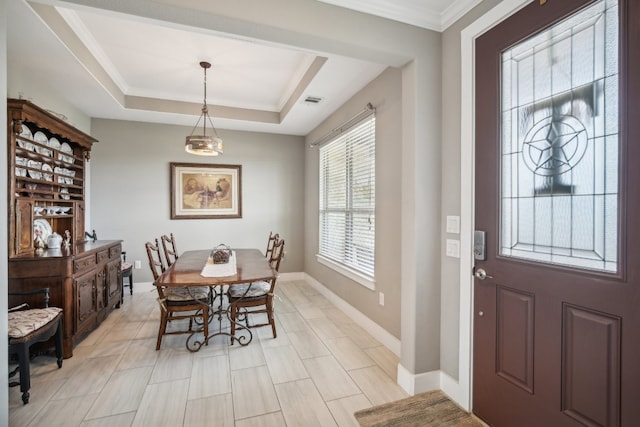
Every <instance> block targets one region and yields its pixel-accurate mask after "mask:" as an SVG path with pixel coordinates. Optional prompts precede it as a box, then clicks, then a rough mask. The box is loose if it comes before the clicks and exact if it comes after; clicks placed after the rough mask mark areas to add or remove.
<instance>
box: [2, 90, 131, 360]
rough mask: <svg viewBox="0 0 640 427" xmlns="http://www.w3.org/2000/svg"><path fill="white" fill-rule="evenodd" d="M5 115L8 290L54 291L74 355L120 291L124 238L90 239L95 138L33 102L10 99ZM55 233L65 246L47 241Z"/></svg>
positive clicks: (68, 352) (65, 339) (66, 339)
mask: <svg viewBox="0 0 640 427" xmlns="http://www.w3.org/2000/svg"><path fill="white" fill-rule="evenodd" d="M7 120H8V123H7V131H8V135H7V158H8V191H9V197H8V203H9V215H8V221H7V223H8V230H7V236H8V241H9V248H8V253H9V289H10V290H23V291H24V290H32V289H37V288H42V287H49V288H50V294H49V296H50V301H49V304H50V305H52V306H58V307H62V308H63V309H64V314H63V324H64V336H63V344H64V357H65V358H68V357H71V356H72V354H73V346H74V345H75V344H76V343H77V342H78V341H79V340H80V339H82V337H84V336H85V335H86V334H87V333H88V332H89V331H91V330H92V329H94V328H95V327H96V326H97V325H99V324H100V322H102V321H103V320H104V319H105V318H106V316H107V315H108V314H109V312H110V311H111V310H112V309H113V308H114V307H119V305H120V300H121V294H122V286H121V283H122V280H121V277H120V275H121V273H120V265H121V264H120V263H121V260H120V254H121V252H122V246H121V241H119V240H111V241H87V240H86V239H85V229H84V227H85V218H84V213H85V162H86V161H88V160H89V158H90V153H91V147H92V145H93V144H94V143H95V142H97V141H96V140H95V139H94V138H93V137H91V136H89V135H87V134H85V133H84V132H82V131H80V130H78V129H76V128H75V127H74V126H72V125H71V124H69V123H67V122H66V121H64V120H62V119H61V118H60V117H58V115H56V114H55V113H52V112H50V111H47V110H44V109H42V108H40V107H38V106H37V105H35V104H33V103H32V102H30V101H27V100H19V99H8V100H7ZM54 233H55V234H54ZM56 234H57V235H59V236H60V237H61V238H63V239H64V240H65V242H63V243H62V244H61V245H58V244H56V243H55V242H54V241H53V240H55V239H53V240H51V241H49V239H48V237H49V236H54V237H56ZM58 241H59V239H58ZM48 243H50V247H47V244H48ZM14 302H17V301H12V300H11V298H10V299H9V305H10V306H11V305H12V304H13V303H14Z"/></svg>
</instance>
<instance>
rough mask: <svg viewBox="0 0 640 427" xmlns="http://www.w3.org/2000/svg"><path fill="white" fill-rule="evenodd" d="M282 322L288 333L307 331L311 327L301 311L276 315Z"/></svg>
mask: <svg viewBox="0 0 640 427" xmlns="http://www.w3.org/2000/svg"><path fill="white" fill-rule="evenodd" d="M276 317H277V318H278V320H279V321H280V324H282V327H283V328H284V330H285V331H287V333H291V332H300V331H306V330H308V329H309V326H308V325H307V322H305V320H304V318H303V317H302V316H300V314H299V313H297V312H296V313H279V314H277V315H276Z"/></svg>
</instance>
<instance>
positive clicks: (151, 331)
mask: <svg viewBox="0 0 640 427" xmlns="http://www.w3.org/2000/svg"><path fill="white" fill-rule="evenodd" d="M159 327H160V319H159V318H158V319H153V320H146V321H144V322H142V326H140V329H138V332H137V333H136V336H135V339H137V340H140V339H145V338H158V328H159Z"/></svg>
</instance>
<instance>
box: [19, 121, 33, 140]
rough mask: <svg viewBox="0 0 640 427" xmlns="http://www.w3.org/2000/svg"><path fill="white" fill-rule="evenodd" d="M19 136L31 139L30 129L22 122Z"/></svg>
mask: <svg viewBox="0 0 640 427" xmlns="http://www.w3.org/2000/svg"><path fill="white" fill-rule="evenodd" d="M20 136H21V137H23V138H27V139H33V134H32V133H31V129H29V127H28V126H27V125H25V124H24V123H22V133H20Z"/></svg>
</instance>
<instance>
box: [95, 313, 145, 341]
mask: <svg viewBox="0 0 640 427" xmlns="http://www.w3.org/2000/svg"><path fill="white" fill-rule="evenodd" d="M109 318H110V317H109ZM109 318H107V319H109ZM143 325H144V322H127V323H117V324H115V325H114V326H113V328H111V330H110V331H109V333H108V334H107V335H105V336H104V337H103V338H102V341H124V340H132V339H134V338H135V337H136V335H137V334H138V332H140V329H141V328H142V326H143Z"/></svg>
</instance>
